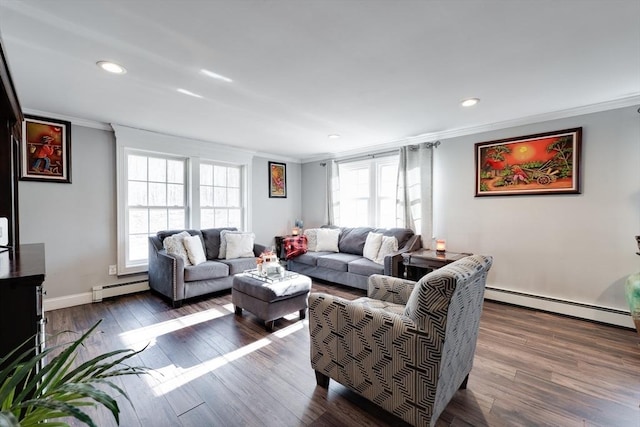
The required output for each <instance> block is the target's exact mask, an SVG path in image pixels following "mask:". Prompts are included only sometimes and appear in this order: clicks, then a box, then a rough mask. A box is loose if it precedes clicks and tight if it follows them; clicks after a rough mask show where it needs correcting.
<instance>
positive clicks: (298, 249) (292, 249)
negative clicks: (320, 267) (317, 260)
mask: <svg viewBox="0 0 640 427" xmlns="http://www.w3.org/2000/svg"><path fill="white" fill-rule="evenodd" d="M282 246H284V253H285V256H284V259H291V258H294V257H297V256H299V255H302V254H306V253H307V236H305V235H302V236H295V237H285V238H284V239H283V240H282Z"/></svg>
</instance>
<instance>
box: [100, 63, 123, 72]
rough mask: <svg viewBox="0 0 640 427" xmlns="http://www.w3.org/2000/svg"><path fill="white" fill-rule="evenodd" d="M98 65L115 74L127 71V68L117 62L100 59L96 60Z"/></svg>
mask: <svg viewBox="0 0 640 427" xmlns="http://www.w3.org/2000/svg"><path fill="white" fill-rule="evenodd" d="M96 65H97V66H98V67H100V68H102V69H103V70H105V71H108V72H110V73H113V74H124V73H126V72H127V70H126V69H125V68H124V67H123V66H122V65H118V64H116V63H115V62H109V61H98V62H96Z"/></svg>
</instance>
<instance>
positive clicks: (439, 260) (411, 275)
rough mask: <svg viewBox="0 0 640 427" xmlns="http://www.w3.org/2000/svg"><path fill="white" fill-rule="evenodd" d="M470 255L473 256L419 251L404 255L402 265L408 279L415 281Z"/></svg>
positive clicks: (425, 250)
mask: <svg viewBox="0 0 640 427" xmlns="http://www.w3.org/2000/svg"><path fill="white" fill-rule="evenodd" d="M469 255H471V254H468V253H456V252H449V251H447V252H443V253H439V252H437V251H434V250H432V249H418V250H417V251H413V252H406V253H403V254H402V263H403V264H404V268H405V274H406V278H407V279H409V280H414V281H415V280H419V279H420V278H421V277H422V276H424V275H425V274H427V273H429V272H431V271H433V270H436V269H438V268H440V267H444V266H445V265H447V264H450V263H452V262H454V261H457V260H459V259H462V258H464V257H466V256H469Z"/></svg>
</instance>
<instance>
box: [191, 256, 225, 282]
mask: <svg viewBox="0 0 640 427" xmlns="http://www.w3.org/2000/svg"><path fill="white" fill-rule="evenodd" d="M228 275H229V266H228V265H226V264H223V263H221V262H217V261H205V262H203V263H202V264H198V265H191V266H187V267H185V268H184V281H185V282H195V281H196V280H207V279H217V278H219V277H227V276H228Z"/></svg>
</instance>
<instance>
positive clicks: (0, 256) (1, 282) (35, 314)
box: [0, 243, 45, 357]
mask: <svg viewBox="0 0 640 427" xmlns="http://www.w3.org/2000/svg"><path fill="white" fill-rule="evenodd" d="M44 276H45V260H44V244H43V243H37V244H30V245H21V246H19V247H18V248H16V249H15V250H11V249H10V250H8V251H5V252H2V253H0V357H3V356H5V355H6V354H7V353H9V352H10V351H11V350H13V349H14V348H16V347H18V346H19V345H21V344H22V343H24V342H27V344H25V347H24V349H25V350H26V349H27V348H30V347H34V346H35V347H37V348H38V350H37V351H39V349H40V348H41V346H42V344H43V343H44V340H43V338H44V323H45V319H44V316H43V311H42V293H43V291H42V282H44ZM32 337H35V339H34V340H30V338H32Z"/></svg>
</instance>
